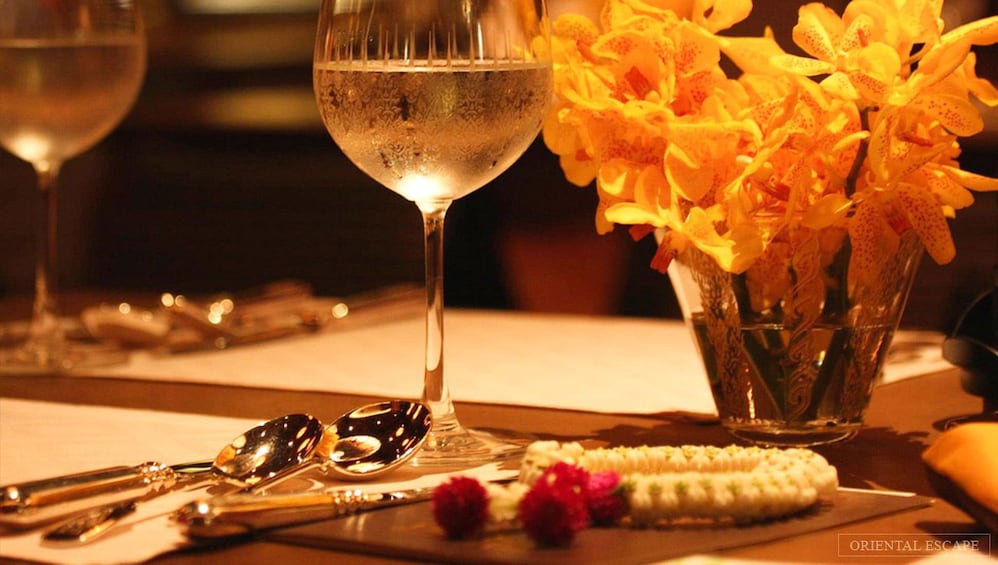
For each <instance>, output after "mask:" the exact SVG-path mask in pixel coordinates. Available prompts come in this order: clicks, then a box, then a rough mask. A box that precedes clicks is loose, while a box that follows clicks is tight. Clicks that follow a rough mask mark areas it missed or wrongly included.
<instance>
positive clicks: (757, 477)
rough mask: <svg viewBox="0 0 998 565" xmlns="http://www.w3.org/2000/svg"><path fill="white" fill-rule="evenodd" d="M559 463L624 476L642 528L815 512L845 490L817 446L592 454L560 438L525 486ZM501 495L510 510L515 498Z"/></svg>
mask: <svg viewBox="0 0 998 565" xmlns="http://www.w3.org/2000/svg"><path fill="white" fill-rule="evenodd" d="M559 461H564V462H566V463H570V464H574V465H578V466H580V467H582V468H583V469H586V470H587V471H589V472H590V473H596V472H600V471H615V472H616V473H618V474H619V475H621V483H622V484H623V485H624V492H625V493H626V497H627V499H628V502H629V504H630V519H631V521H632V522H633V523H634V524H635V525H649V524H653V523H655V522H658V521H663V520H665V521H669V520H676V519H680V518H696V519H710V520H723V519H732V520H734V521H736V522H751V521H756V520H764V519H769V518H777V517H780V516H786V515H788V514H792V513H795V512H799V511H801V510H803V509H805V508H808V507H810V506H811V505H813V504H815V503H816V502H817V501H818V500H819V498H820V497H821V496H827V495H830V494H832V493H834V492H835V490H836V489H837V488H838V474H837V472H836V470H835V467H833V466H832V465H830V464H829V463H828V461H827V460H825V458H824V457H822V456H821V455H819V454H817V453H815V452H813V451H811V450H809V449H778V448H768V449H767V448H760V447H739V446H735V445H731V446H728V447H723V448H722V447H714V446H702V445H684V446H678V447H677V446H658V447H649V446H642V447H615V448H605V449H604V448H600V449H588V450H587V449H585V448H583V447H582V446H581V445H580V444H578V443H565V444H560V443H558V442H556V441H539V442H534V443H533V444H531V445H530V446H529V447H528V448H527V453H526V455H525V457H524V459H523V463H522V465H521V468H520V479H519V482H520V483H521V484H526V485H530V484H533V483H534V482H535V481H536V480H537V479H538V478H539V477H540V476H541V475H542V474H543V473H544V470H545V469H547V468H548V467H549V466H551V465H553V464H554V463H557V462H559ZM516 490H517V491H520V492H525V490H524V489H519V488H517V489H516ZM510 494H511V495H512V494H513V493H510ZM501 498H502V499H503V501H504V502H503V503H502V505H503V506H504V507H508V506H509V497H501ZM512 498H516V496H513V497H512Z"/></svg>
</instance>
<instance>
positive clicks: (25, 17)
mask: <svg viewBox="0 0 998 565" xmlns="http://www.w3.org/2000/svg"><path fill="white" fill-rule="evenodd" d="M145 69H146V45H145V35H144V33H143V28H142V19H141V16H140V13H139V8H138V6H137V5H136V4H135V2H134V0H57V1H25V0H0V146H2V147H3V148H4V149H6V150H7V151H9V152H10V153H12V154H13V155H14V156H16V157H18V158H20V159H23V160H24V161H27V162H29V163H31V165H32V166H33V167H34V169H35V173H36V175H37V179H38V213H37V216H36V218H35V232H36V250H35V256H36V258H35V300H34V309H33V313H32V319H31V322H30V325H29V327H28V336H27V341H26V342H25V343H24V344H22V345H21V346H19V347H18V348H17V349H16V350H15V351H12V352H3V353H0V362H2V363H0V364H2V366H3V368H4V369H9V370H15V371H20V370H31V369H38V370H42V371H59V370H64V369H69V368H72V367H74V366H79V365H87V364H91V363H94V362H99V361H97V360H96V359H93V358H91V357H90V355H92V353H93V352H95V351H98V350H87V349H85V348H75V349H74V348H73V347H72V346H71V345H70V344H69V343H67V341H66V339H65V334H64V329H63V328H62V325H61V323H60V321H59V319H58V314H57V308H56V288H55V287H56V278H57V276H58V275H57V266H56V263H57V261H56V255H57V254H56V237H55V236H56V187H57V179H58V176H59V170H60V168H61V166H62V164H63V163H64V162H65V161H66V160H67V159H69V158H71V157H74V156H76V155H78V154H80V153H82V152H83V151H86V150H87V149H89V148H90V147H92V146H93V145H95V144H96V143H97V142H99V141H100V140H101V139H103V138H104V137H105V136H107V134H108V133H110V132H111V130H113V129H114V127H115V126H116V125H117V124H118V123H119V122H120V121H121V120H122V119H123V118H124V117H125V115H126V114H127V113H128V111H129V109H130V108H131V107H132V104H133V103H134V102H135V99H136V97H137V95H138V92H139V89H140V87H141V84H142V79H143V77H144V76H145ZM13 189H14V188H13V187H4V190H13Z"/></svg>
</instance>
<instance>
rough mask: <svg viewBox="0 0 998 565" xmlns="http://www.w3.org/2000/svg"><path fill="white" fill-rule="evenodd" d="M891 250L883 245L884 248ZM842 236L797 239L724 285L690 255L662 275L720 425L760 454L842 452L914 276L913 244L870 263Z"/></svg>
mask: <svg viewBox="0 0 998 565" xmlns="http://www.w3.org/2000/svg"><path fill="white" fill-rule="evenodd" d="M891 244H893V245H891ZM853 256H854V253H853V249H852V245H851V243H850V238H849V235H848V233H847V232H846V231H845V230H839V229H824V230H820V231H817V230H808V229H800V230H797V231H795V232H794V233H793V234H791V235H789V236H787V237H785V238H783V239H782V240H777V241H774V242H773V243H772V244H771V245H770V246H769V247H768V248H767V250H766V252H765V253H764V255H763V256H762V257H760V258H759V260H758V261H756V262H755V263H753V265H752V267H750V268H749V269H748V270H747V271H745V272H744V273H740V274H733V273H730V272H727V271H725V270H723V269H722V268H721V267H720V266H718V264H717V263H716V261H715V260H714V259H713V258H712V257H710V256H709V255H707V254H705V253H704V252H702V251H700V250H699V249H697V248H695V247H693V246H690V247H688V248H687V249H686V250H685V251H683V252H680V253H679V254H678V255H677V257H676V260H674V261H673V262H672V264H671V265H670V267H669V276H670V279H671V281H672V284H673V287H674V288H675V291H676V295H677V297H678V299H679V303H680V307H681V309H682V311H683V316H684V318H685V321H686V324H687V325H688V327H689V328H690V330H691V332H692V334H693V339H694V342H695V344H696V347H697V348H698V351H699V354H700V357H701V359H702V361H703V364H704V368H705V369H706V373H707V376H708V379H709V381H710V387H711V391H712V393H713V396H714V401H715V403H716V405H717V410H718V414H719V416H720V420H721V424H722V425H723V426H724V427H725V428H726V429H727V431H728V432H729V433H731V434H732V435H734V436H735V437H737V438H740V439H743V440H746V441H749V442H752V443H756V444H761V445H776V446H813V445H820V444H828V443H834V442H838V441H843V440H847V439H849V438H851V437H853V436H855V435H856V433H858V432H859V430H860V428H861V427H862V425H863V413H864V411H865V410H866V407H867V405H868V404H869V400H870V395H871V393H872V391H873V387H874V384H875V383H876V381H877V379H878V377H879V376H880V374H881V371H882V368H883V364H884V361H885V359H886V357H887V351H888V348H889V347H890V343H891V339H892V337H893V335H894V332H895V330H896V329H897V326H898V323H899V321H900V319H901V315H902V313H903V311H904V306H905V302H906V301H907V298H908V292H909V290H910V289H911V284H912V281H913V279H914V276H915V272H916V271H917V270H918V264H919V261H920V259H921V256H922V245H921V243H920V241H919V240H918V238H917V236H916V235H915V234H914V233H913V232H909V233H908V234H906V235H905V236H903V237H900V238H898V240H896V241H893V242H887V243H885V244H884V245H883V246H882V249H881V250H878V251H877V252H876V253H875V254H874V255H873V258H874V259H875V260H874V261H870V260H869V258H870V257H871V255H870V253H869V250H867V253H866V259H867V260H865V261H862V262H860V261H854V260H853Z"/></svg>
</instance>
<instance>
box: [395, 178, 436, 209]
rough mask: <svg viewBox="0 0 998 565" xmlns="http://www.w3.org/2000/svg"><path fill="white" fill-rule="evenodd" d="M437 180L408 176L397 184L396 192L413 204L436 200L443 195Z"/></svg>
mask: <svg viewBox="0 0 998 565" xmlns="http://www.w3.org/2000/svg"><path fill="white" fill-rule="evenodd" d="M441 184H442V183H441V182H440V180H439V179H436V178H433V177H428V176H423V175H409V176H407V177H405V178H404V179H402V180H400V181H399V183H398V192H399V193H400V194H401V195H402V196H405V197H406V198H408V199H409V200H412V201H414V202H423V201H432V200H438V199H439V198H440V196H441V195H442V194H443V192H444V191H443V190H442V188H441Z"/></svg>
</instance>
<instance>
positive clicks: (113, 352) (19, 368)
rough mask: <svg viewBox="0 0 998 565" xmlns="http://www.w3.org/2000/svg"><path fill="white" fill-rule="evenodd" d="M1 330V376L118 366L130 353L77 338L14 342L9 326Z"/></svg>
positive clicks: (115, 346) (104, 344)
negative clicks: (2, 336) (4, 330)
mask: <svg viewBox="0 0 998 565" xmlns="http://www.w3.org/2000/svg"><path fill="white" fill-rule="evenodd" d="M5 329H6V330H7V331H6V332H0V333H2V335H4V337H5V338H6V339H4V340H3V342H2V343H0V375H12V374H18V375H24V374H31V375H36V374H37V375H44V374H57V373H64V372H67V371H70V370H73V369H88V368H99V367H107V366H111V365H119V364H122V363H125V362H127V361H128V352H127V351H125V350H123V349H121V348H120V347H118V346H117V345H114V344H109V343H98V342H89V341H82V340H76V339H63V340H60V339H53V340H45V339H32V338H28V339H26V340H19V342H14V343H12V342H11V341H10V340H9V338H10V336H11V334H12V333H13V332H11V331H10V327H8V328H5Z"/></svg>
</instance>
